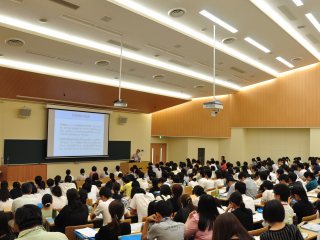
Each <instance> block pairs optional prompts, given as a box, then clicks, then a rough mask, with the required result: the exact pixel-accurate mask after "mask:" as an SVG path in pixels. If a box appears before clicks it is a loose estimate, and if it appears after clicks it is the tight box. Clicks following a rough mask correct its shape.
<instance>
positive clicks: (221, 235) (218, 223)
mask: <svg viewBox="0 0 320 240" xmlns="http://www.w3.org/2000/svg"><path fill="white" fill-rule="evenodd" d="M212 237H213V238H212V239H214V240H230V239H233V237H237V238H236V239H240V240H254V238H253V237H251V236H250V235H249V234H248V231H247V230H246V229H245V228H244V227H243V225H242V224H241V222H240V221H239V219H238V218H237V217H236V216H235V215H234V214H233V213H230V212H228V213H224V214H220V215H219V216H218V217H217V218H216V220H215V222H214V225H213V236H212Z"/></svg>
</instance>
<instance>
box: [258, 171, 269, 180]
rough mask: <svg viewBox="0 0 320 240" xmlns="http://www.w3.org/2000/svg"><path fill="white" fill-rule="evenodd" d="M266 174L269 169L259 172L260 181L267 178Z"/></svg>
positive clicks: (267, 174)
mask: <svg viewBox="0 0 320 240" xmlns="http://www.w3.org/2000/svg"><path fill="white" fill-rule="evenodd" d="M268 176H269V171H262V172H260V173H259V177H260V179H261V181H265V180H267V179H268Z"/></svg>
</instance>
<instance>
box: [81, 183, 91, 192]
mask: <svg viewBox="0 0 320 240" xmlns="http://www.w3.org/2000/svg"><path fill="white" fill-rule="evenodd" d="M82 188H83V189H84V190H86V191H87V192H88V193H89V192H91V188H92V184H91V183H88V182H85V183H84V184H82Z"/></svg>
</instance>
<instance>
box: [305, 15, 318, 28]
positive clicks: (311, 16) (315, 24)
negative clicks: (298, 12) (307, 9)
mask: <svg viewBox="0 0 320 240" xmlns="http://www.w3.org/2000/svg"><path fill="white" fill-rule="evenodd" d="M306 17H307V18H308V19H309V21H310V22H311V23H312V25H313V26H314V27H315V28H316V29H317V30H318V32H320V23H319V22H318V20H317V19H316V18H315V16H313V14H312V13H307V14H306Z"/></svg>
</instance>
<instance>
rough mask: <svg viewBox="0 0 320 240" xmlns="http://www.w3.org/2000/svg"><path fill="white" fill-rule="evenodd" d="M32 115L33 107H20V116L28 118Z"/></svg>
mask: <svg viewBox="0 0 320 240" xmlns="http://www.w3.org/2000/svg"><path fill="white" fill-rule="evenodd" d="M30 116H31V108H27V107H23V108H20V109H19V117H20V118H28V117H30Z"/></svg>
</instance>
